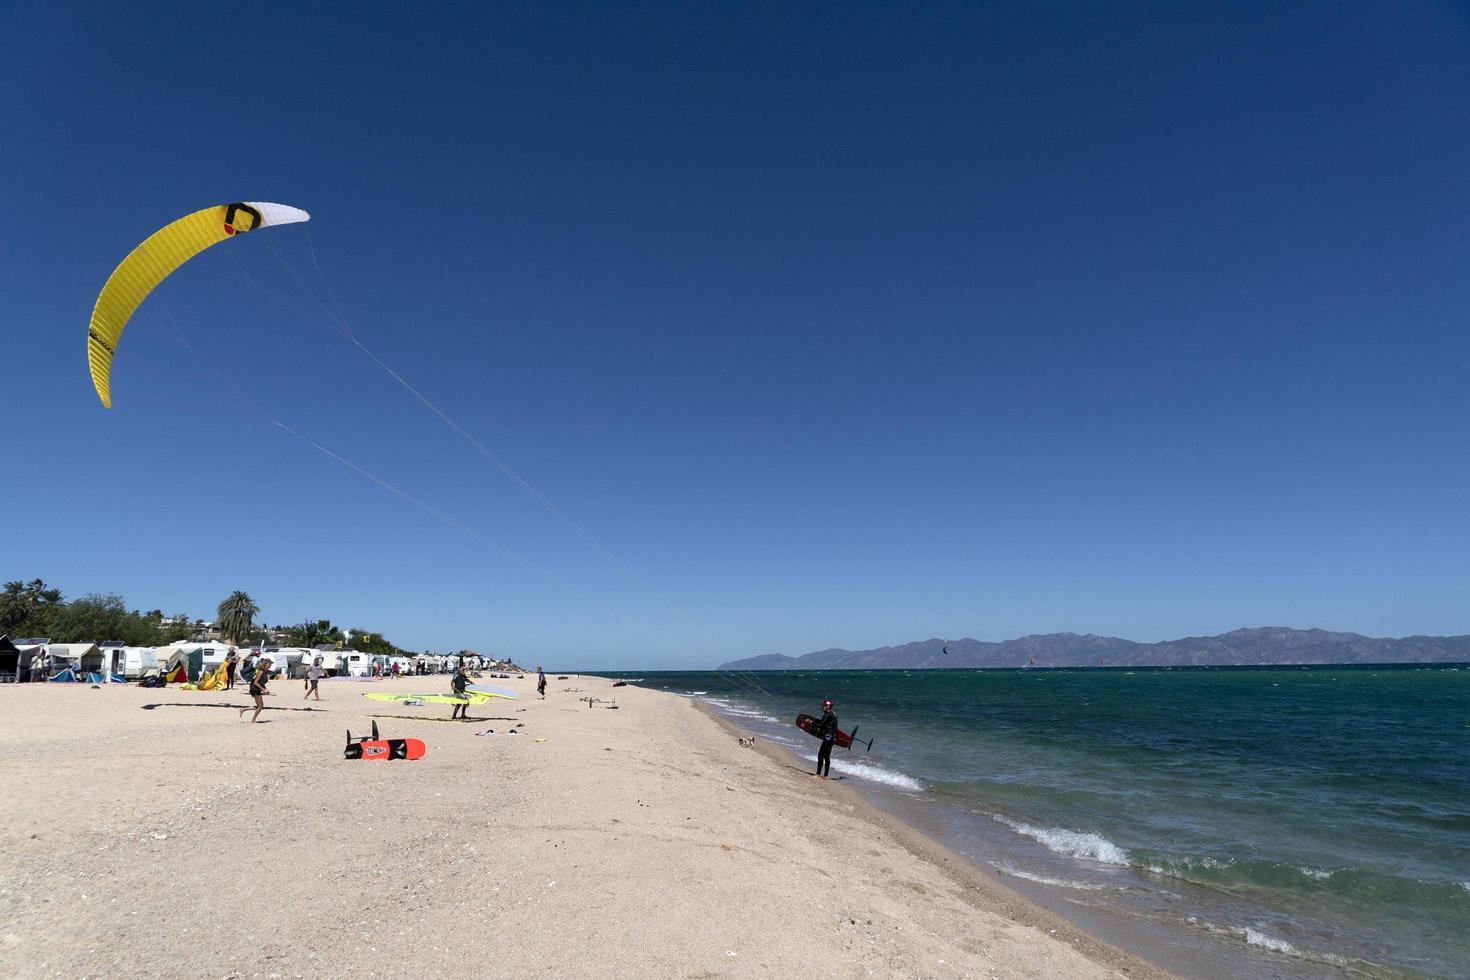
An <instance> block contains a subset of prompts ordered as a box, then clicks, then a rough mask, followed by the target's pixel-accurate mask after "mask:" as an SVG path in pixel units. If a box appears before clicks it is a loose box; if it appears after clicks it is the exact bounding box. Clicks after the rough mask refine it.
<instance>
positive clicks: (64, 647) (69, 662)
mask: <svg viewBox="0 0 1470 980" xmlns="http://www.w3.org/2000/svg"><path fill="white" fill-rule="evenodd" d="M46 655H47V656H48V657H50V658H51V665H52V666H53V667H61V668H63V669H65V668H67V667H70V668H71V670H72V671H73V672H74V673H75V674H76V675H77V678H76V679H77V680H80V679H81V678H82V677H84V676H85V675H87V674H93V673H100V672H101V670H102V649H101V648H100V647H98V646H97V644H95V643H51V644H48V645H47V647H46Z"/></svg>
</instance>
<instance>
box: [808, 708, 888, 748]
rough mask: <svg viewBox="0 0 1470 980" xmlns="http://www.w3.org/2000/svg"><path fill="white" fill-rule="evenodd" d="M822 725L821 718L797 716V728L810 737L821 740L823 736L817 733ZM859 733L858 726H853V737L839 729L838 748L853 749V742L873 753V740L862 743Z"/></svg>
mask: <svg viewBox="0 0 1470 980" xmlns="http://www.w3.org/2000/svg"><path fill="white" fill-rule="evenodd" d="M821 724H822V719H820V718H814V717H812V716H811V715H797V716H796V727H797V728H800V729H801V730H802V731H804V732H806V733H807V734H808V735H811V736H813V737H815V738H821V736H820V735H818V734H817V731H818V730H819V728H820V726H821ZM857 732H858V726H857V725H854V726H852V734H851V735H849V734H848V733H847V732H844V731H843V730H842V729H840V728H839V729H838V730H837V739H836V744H837V747H838V748H839V749H851V748H852V743H853V742H857V744H859V745H861V746H864V747H865V748H866V749H868V750H870V751H871V750H872V748H873V740H872V739H871V738H870V739H868V740H867V741H866V742H863V741H861V740H860V739H858V738H857Z"/></svg>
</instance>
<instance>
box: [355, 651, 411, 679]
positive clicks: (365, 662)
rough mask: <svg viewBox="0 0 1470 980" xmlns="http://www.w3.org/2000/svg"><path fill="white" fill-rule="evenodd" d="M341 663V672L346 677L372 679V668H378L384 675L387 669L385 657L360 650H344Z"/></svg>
mask: <svg viewBox="0 0 1470 980" xmlns="http://www.w3.org/2000/svg"><path fill="white" fill-rule="evenodd" d="M342 663H343V671H342V672H343V673H345V674H346V675H347V676H348V677H372V676H373V673H374V668H378V669H379V670H380V671H381V672H382V673H385V674H386V673H387V672H388V669H389V668H388V658H387V657H384V656H382V655H381V654H376V653H363V652H362V651H361V650H344V651H343V652H342ZM400 669H401V668H400Z"/></svg>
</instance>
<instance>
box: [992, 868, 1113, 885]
mask: <svg viewBox="0 0 1470 980" xmlns="http://www.w3.org/2000/svg"><path fill="white" fill-rule="evenodd" d="M990 866H991V867H992V868H994V869H995V870H997V871H999V872H1000V873H1001V874H1003V875H1010V876H1011V877H1012V878H1024V879H1025V880H1026V881H1034V882H1036V883H1037V884H1041V885H1056V886H1057V887H1059V888H1079V889H1081V890H1083V891H1089V892H1095V891H1101V890H1102V889H1103V888H1105V887H1107V886H1106V885H1098V884H1094V883H1092V882H1089V881H1077V880H1076V879H1074V878H1048V877H1047V876H1046V875H1039V874H1035V873H1033V872H1030V871H1022V870H1021V869H1020V868H1018V867H1016V866H1015V865H1014V864H1007V863H1006V862H1004V861H991V862H990Z"/></svg>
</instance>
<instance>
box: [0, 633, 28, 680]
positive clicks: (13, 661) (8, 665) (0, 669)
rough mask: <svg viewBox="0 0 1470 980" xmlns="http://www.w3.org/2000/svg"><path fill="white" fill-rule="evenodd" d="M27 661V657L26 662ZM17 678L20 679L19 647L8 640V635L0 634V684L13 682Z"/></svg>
mask: <svg viewBox="0 0 1470 980" xmlns="http://www.w3.org/2000/svg"><path fill="white" fill-rule="evenodd" d="M29 662H30V661H29V658H27V663H28V664H29ZM18 680H20V647H18V646H16V645H15V644H14V643H12V642H10V637H8V636H0V684H14V683H16V682H17V681H18Z"/></svg>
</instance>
